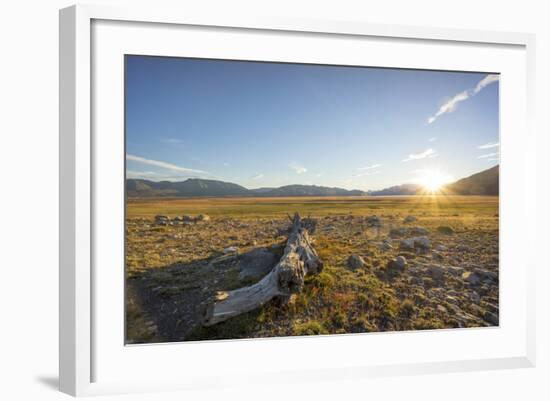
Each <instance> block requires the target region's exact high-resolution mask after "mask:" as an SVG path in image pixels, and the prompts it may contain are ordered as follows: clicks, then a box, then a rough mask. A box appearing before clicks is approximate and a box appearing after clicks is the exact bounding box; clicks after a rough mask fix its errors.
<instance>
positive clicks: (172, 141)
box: [162, 138, 183, 145]
mask: <svg viewBox="0 0 550 401" xmlns="http://www.w3.org/2000/svg"><path fill="white" fill-rule="evenodd" d="M162 142H164V143H168V144H172V145H173V144H176V143H183V141H182V140H181V139H178V138H165V139H163V140H162Z"/></svg>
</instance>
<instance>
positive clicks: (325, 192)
mask: <svg viewBox="0 0 550 401" xmlns="http://www.w3.org/2000/svg"><path fill="white" fill-rule="evenodd" d="M498 179H499V168H498V166H495V167H493V168H490V169H488V170H485V171H482V172H479V173H477V174H474V175H471V176H469V177H466V178H463V179H461V180H458V181H456V182H455V183H453V184H449V185H447V186H445V187H444V190H445V192H446V193H449V194H456V195H498ZM420 193H422V186H421V185H418V184H402V185H396V186H393V187H389V188H385V189H382V190H378V191H368V192H363V191H360V190H347V189H343V188H331V187H321V186H317V185H285V186H283V187H279V188H256V189H247V188H245V187H243V186H241V185H237V184H233V183H231V182H224V181H216V180H203V179H199V178H189V179H188V180H185V181H181V182H171V181H160V182H155V181H149V180H141V179H127V180H126V194H127V196H128V197H130V198H153V197H174V198H177V197H195V196H217V197H222V196H266V197H267V196H363V195H370V196H392V195H417V194H420Z"/></svg>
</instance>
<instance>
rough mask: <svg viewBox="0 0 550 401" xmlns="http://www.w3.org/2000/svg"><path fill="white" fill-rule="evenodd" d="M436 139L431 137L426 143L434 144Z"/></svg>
mask: <svg viewBox="0 0 550 401" xmlns="http://www.w3.org/2000/svg"><path fill="white" fill-rule="evenodd" d="M436 139H437V138H436V137H435V136H432V137H431V138H430V139H428V142H434V141H435V140H436Z"/></svg>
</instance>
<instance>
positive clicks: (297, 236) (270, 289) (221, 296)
mask: <svg viewBox="0 0 550 401" xmlns="http://www.w3.org/2000/svg"><path fill="white" fill-rule="evenodd" d="M291 222H292V226H291V229H290V233H289V235H288V240H287V243H286V246H285V249H284V254H283V256H282V257H281V259H280V260H279V263H277V264H276V265H275V267H274V268H273V270H271V272H269V273H268V274H267V275H266V276H265V277H264V278H263V279H261V280H260V281H259V282H257V283H256V284H253V285H251V286H249V287H243V288H239V289H237V290H233V291H227V292H219V293H217V294H216V296H215V298H214V299H213V300H212V301H211V302H210V303H209V304H208V305H207V306H206V308H205V315H204V321H203V325H204V326H211V325H214V324H216V323H219V322H223V321H224V320H227V319H230V318H232V317H235V316H238V315H241V314H243V313H246V312H249V311H251V310H254V309H256V308H258V307H260V306H262V305H264V304H265V303H266V302H268V301H270V300H271V299H273V298H275V297H276V298H277V299H278V300H279V301H281V302H282V303H285V302H288V300H289V299H290V295H291V294H294V293H298V292H300V291H301V290H302V288H303V285H304V277H305V275H306V274H317V273H319V272H320V271H321V270H322V269H323V263H322V261H321V260H320V259H319V257H318V256H317V253H316V252H315V249H314V248H313V246H312V244H311V239H310V237H309V233H308V228H309V227H310V222H308V221H306V222H304V220H302V219H301V218H300V215H299V214H298V213H296V214H295V215H294V217H293V218H291Z"/></svg>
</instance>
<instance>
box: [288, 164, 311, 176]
mask: <svg viewBox="0 0 550 401" xmlns="http://www.w3.org/2000/svg"><path fill="white" fill-rule="evenodd" d="M288 167H289V168H290V169H291V170H294V172H295V173H296V174H304V173H306V172H307V168H305V167H304V166H302V165H300V164H298V163H290V164H289V165H288Z"/></svg>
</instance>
